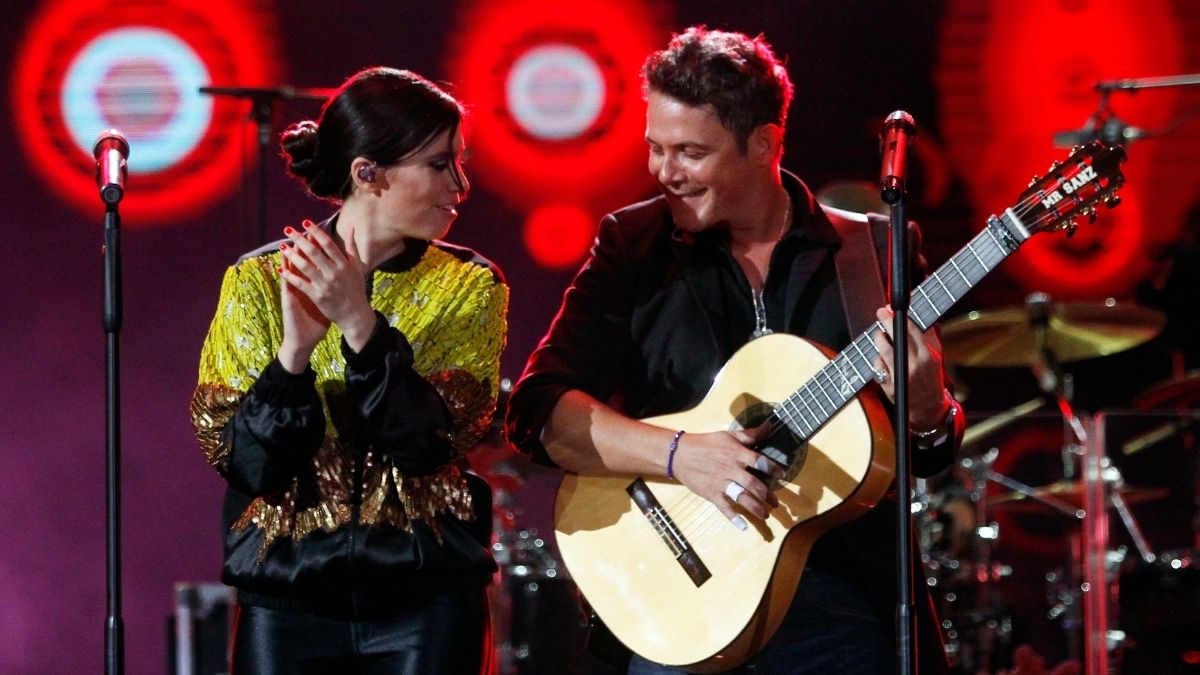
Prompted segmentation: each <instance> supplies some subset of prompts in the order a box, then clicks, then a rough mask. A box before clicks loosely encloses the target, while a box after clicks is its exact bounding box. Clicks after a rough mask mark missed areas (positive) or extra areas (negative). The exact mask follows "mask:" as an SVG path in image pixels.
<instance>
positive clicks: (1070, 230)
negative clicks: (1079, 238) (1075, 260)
mask: <svg viewBox="0 0 1200 675" xmlns="http://www.w3.org/2000/svg"><path fill="white" fill-rule="evenodd" d="M1077 227H1079V225H1078V224H1077V223H1076V222H1075V219H1074V218H1072V219H1070V220H1068V221H1067V239H1070V238H1071V237H1074V236H1075V229H1076V228H1077Z"/></svg>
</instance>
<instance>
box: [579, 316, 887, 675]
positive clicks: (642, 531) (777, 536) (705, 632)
mask: <svg viewBox="0 0 1200 675" xmlns="http://www.w3.org/2000/svg"><path fill="white" fill-rule="evenodd" d="M828 362H829V357H828V356H827V353H826V352H825V351H824V350H823V349H822V348H820V347H818V346H816V345H814V344H813V343H810V342H808V341H806V340H804V339H802V338H798V337H795V336H792V335H786V334H778V333H776V334H772V335H767V336H764V337H761V338H759V339H757V340H753V341H751V342H750V343H748V344H747V345H745V346H744V347H742V348H741V349H740V350H739V351H738V352H737V353H736V354H734V356H733V358H731V359H730V360H729V362H728V363H727V364H726V365H725V367H724V368H723V369H722V370H721V372H720V373H719V374H718V375H717V378H716V380H715V382H714V383H713V386H712V388H711V389H710V390H709V392H708V394H706V395H705V398H704V400H703V401H701V403H700V404H699V405H697V406H696V407H694V408H692V409H690V410H687V411H684V412H680V413H675V414H671V415H664V416H660V417H654V418H650V419H646V420H644V421H645V422H647V423H649V424H653V425H655V426H661V427H665V428H668V429H684V430H686V431H688V432H693V433H700V432H709V431H720V430H727V429H730V428H732V427H735V426H736V424H735V422H734V421H735V420H736V419H739V417H740V416H742V414H743V413H744V411H746V410H748V409H754V408H755V407H756V406H758V407H762V406H761V405H760V404H762V403H777V402H779V401H782V400H784V399H785V398H787V396H788V395H789V394H791V393H792V392H793V391H794V390H795V388H796V387H797V386H798V385H799V384H801V383H803V382H805V381H806V380H808V379H809V378H810V377H812V376H813V374H814V373H816V372H817V371H818V370H820V369H821V368H822V367H823V366H825V365H826V364H827V363H828ZM664 452H665V448H664ZM796 457H797V459H796V461H794V462H793V464H792V466H791V470H790V471H789V473H788V477H787V478H785V479H784V480H783V481H781V482H780V484H779V485H778V486H777V487H776V488H775V494H776V496H777V497H778V498H779V506H778V507H776V508H775V509H774V510H772V511H771V514H770V517H769V518H768V519H767V520H766V521H765V523H763V524H759V525H758V526H757V527H756V526H755V525H754V523H755V521H756V519H755V518H753V517H747V521H748V522H750V523H751V527H750V528H748V529H747V530H745V531H742V530H738V529H737V528H736V527H734V526H733V524H732V523H730V522H729V520H728V519H726V518H725V516H724V515H722V514H721V513H720V512H719V511H718V510H717V509H716V507H715V506H713V505H712V504H711V503H709V502H708V501H706V500H704V499H702V498H700V497H698V496H696V495H695V494H694V493H692V492H691V490H689V489H688V488H686V487H684V486H683V485H682V484H681V483H679V482H677V481H672V480H667V479H665V478H657V477H656V478H650V477H642V478H641V480H642V481H644V484H645V486H647V487H648V488H649V491H650V492H651V493H652V494H653V496H654V497H655V498H656V499H657V503H658V504H659V505H661V507H662V509H663V510H664V511H665V512H666V514H667V516H668V517H669V519H670V522H671V523H672V524H673V526H674V527H675V528H677V529H678V531H679V532H680V533H681V534H682V536H683V537H684V538H685V539H686V541H687V544H688V546H689V547H690V549H691V551H694V553H695V556H696V557H697V558H698V560H699V561H700V563H701V564H702V565H703V566H704V568H705V569H706V571H707V572H708V573H709V574H710V575H711V576H708V577H706V578H704V579H702V580H698V579H697V578H695V577H694V576H690V575H689V574H688V573H687V571H686V570H685V567H684V565H682V564H681V562H680V561H679V560H677V558H676V555H675V553H674V552H673V550H672V548H671V546H669V545H668V543H667V542H666V541H664V537H663V535H662V533H661V531H660V529H656V527H655V525H654V524H653V522H652V520H651V519H650V518H648V517H647V514H646V513H645V512H644V510H643V508H642V507H640V506H639V505H638V504H637V503H635V501H634V500H633V499H632V498H631V496H630V494H629V493H628V492H627V489H628V488H629V486H630V484H631V483H632V482H634V481H635V480H637V479H638V477H637V476H628V475H625V476H580V475H576V474H571V473H568V474H567V475H566V476H565V478H564V479H563V482H562V485H561V486H560V487H559V490H558V497H557V502H556V505H555V530H556V533H557V538H558V546H559V549H560V551H561V553H562V557H563V561H564V562H565V563H566V565H567V569H568V570H569V571H570V573H571V576H572V577H573V579H574V580H575V582H576V584H577V585H578V586H579V588H580V590H581V591H582V592H583V594H584V596H585V597H586V598H587V601H588V603H589V604H590V605H591V606H592V608H593V609H594V610H595V611H596V613H597V614H598V615H599V616H600V618H602V619H603V620H604V622H605V624H606V625H607V626H608V627H609V629H610V630H612V632H613V634H614V635H615V636H616V637H617V638H618V639H620V640H621V641H622V642H623V643H625V645H626V646H628V647H629V648H630V649H632V650H633V651H635V652H637V653H638V654H640V655H642V656H643V657H645V658H647V659H650V660H651V661H655V662H658V663H663V664H667V665H673V666H686V667H687V668H689V669H691V670H696V671H701V672H705V671H717V670H724V669H726V668H732V667H734V666H736V665H738V664H740V663H742V662H743V661H745V660H746V659H747V658H749V657H750V656H751V655H752V654H754V653H755V652H756V651H757V650H758V649H759V648H761V647H762V646H763V645H764V644H765V643H766V642H767V640H769V639H770V638H771V636H772V635H773V634H774V633H775V631H776V629H778V627H779V624H780V622H781V621H782V619H783V616H784V614H785V613H786V612H787V610H788V607H789V606H790V604H791V602H792V598H793V596H794V595H795V591H796V586H797V583H798V582H799V580H800V574H801V571H802V570H803V568H804V562H805V560H806V559H807V557H808V552H809V550H810V549H811V547H812V544H813V542H814V541H815V540H816V538H817V537H819V536H820V535H821V534H822V533H823V532H825V531H827V530H829V529H830V528H832V527H834V526H836V525H838V524H840V523H843V522H846V521H847V520H850V519H852V518H855V517H856V516H858V515H860V514H862V513H864V512H865V511H867V510H868V509H870V508H871V507H873V506H874V505H875V504H876V503H877V502H878V501H879V499H880V498H881V497H882V496H883V495H884V494H885V493H886V491H887V489H888V487H889V485H890V484H891V482H892V478H893V475H894V473H895V448H894V442H893V440H892V434H891V425H890V422H889V420H888V417H887V415H886V413H885V411H884V409H883V406H882V404H881V403H880V401H879V400H878V398H876V397H875V395H874V392H873V391H864V392H862V393H860V394H859V396H858V397H857V398H855V399H853V400H852V401H851V402H850V403H848V404H846V406H845V407H844V408H842V409H841V410H840V411H839V412H837V413H836V414H834V415H833V416H832V417H831V418H830V419H829V420H828V422H827V423H826V424H825V425H824V426H823V427H822V428H821V429H820V431H818V432H817V433H816V434H815V435H814V436H813V437H812V438H811V439H809V442H808V449H807V453H804V452H797V453H796Z"/></svg>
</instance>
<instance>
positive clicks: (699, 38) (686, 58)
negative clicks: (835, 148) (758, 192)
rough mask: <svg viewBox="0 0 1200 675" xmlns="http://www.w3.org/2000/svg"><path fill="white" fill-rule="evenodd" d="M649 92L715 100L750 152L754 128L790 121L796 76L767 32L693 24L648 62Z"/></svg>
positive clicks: (699, 101)
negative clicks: (751, 33) (792, 76)
mask: <svg viewBox="0 0 1200 675" xmlns="http://www.w3.org/2000/svg"><path fill="white" fill-rule="evenodd" d="M642 80H643V83H644V87H645V89H646V92H647V93H649V92H651V91H655V92H659V93H661V94H665V95H666V96H670V97H671V98H673V99H675V100H677V101H680V102H681V103H686V104H687V105H690V106H703V105H711V106H712V107H713V109H714V110H715V111H716V113H717V119H719V120H720V121H721V125H722V126H724V127H725V128H726V129H728V130H729V131H730V132H732V133H733V137H734V138H735V139H737V143H738V149H739V150H741V151H742V152H743V153H744V152H746V147H747V143H748V142H749V139H750V134H751V132H753V131H754V130H755V129H757V128H758V127H759V126H761V125H763V124H778V125H779V126H780V127H783V126H786V123H787V111H788V106H789V105H790V104H791V102H792V81H791V79H790V78H788V74H787V70H786V69H785V68H784V67H783V64H782V63H780V62H779V59H777V58H776V57H775V53H774V52H773V51H771V45H769V44H767V41H766V40H765V39H763V37H762V36H761V35H759V36H758V37H755V38H751V37H748V36H746V35H743V34H742V33H730V32H725V31H719V30H708V29H707V28H705V27H704V26H693V27H691V28H689V29H687V30H686V31H684V32H683V33H680V34H678V35H675V36H674V37H673V38H671V42H670V44H668V45H667V48H666V49H664V50H662V51H657V52H654V53H653V54H651V55H650V57H649V58H648V59H646V63H645V65H643V66H642Z"/></svg>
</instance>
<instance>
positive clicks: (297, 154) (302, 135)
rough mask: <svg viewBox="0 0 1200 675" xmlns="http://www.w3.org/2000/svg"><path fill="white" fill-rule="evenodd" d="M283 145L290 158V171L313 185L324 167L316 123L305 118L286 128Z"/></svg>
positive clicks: (282, 138) (282, 139)
mask: <svg viewBox="0 0 1200 675" xmlns="http://www.w3.org/2000/svg"><path fill="white" fill-rule="evenodd" d="M281 145H282V146H283V152H284V154H286V155H287V158H288V167H287V168H288V173H290V174H292V175H293V176H296V177H297V178H300V179H303V180H304V182H305V183H307V184H308V185H309V186H310V187H311V186H312V184H313V182H314V181H315V179H317V178H319V177H320V175H321V173H322V169H323V167H322V166H321V142H320V141H319V140H318V138H317V125H316V123H315V122H313V121H311V120H305V121H303V122H297V123H296V124H293V125H291V126H290V127H288V128H287V129H286V130H284V132H283V136H282V137H281Z"/></svg>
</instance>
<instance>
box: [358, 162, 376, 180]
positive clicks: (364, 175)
mask: <svg viewBox="0 0 1200 675" xmlns="http://www.w3.org/2000/svg"><path fill="white" fill-rule="evenodd" d="M358 179H359V180H361V181H362V182H364V183H374V182H375V162H371V163H370V164H364V165H362V166H360V167H358Z"/></svg>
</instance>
